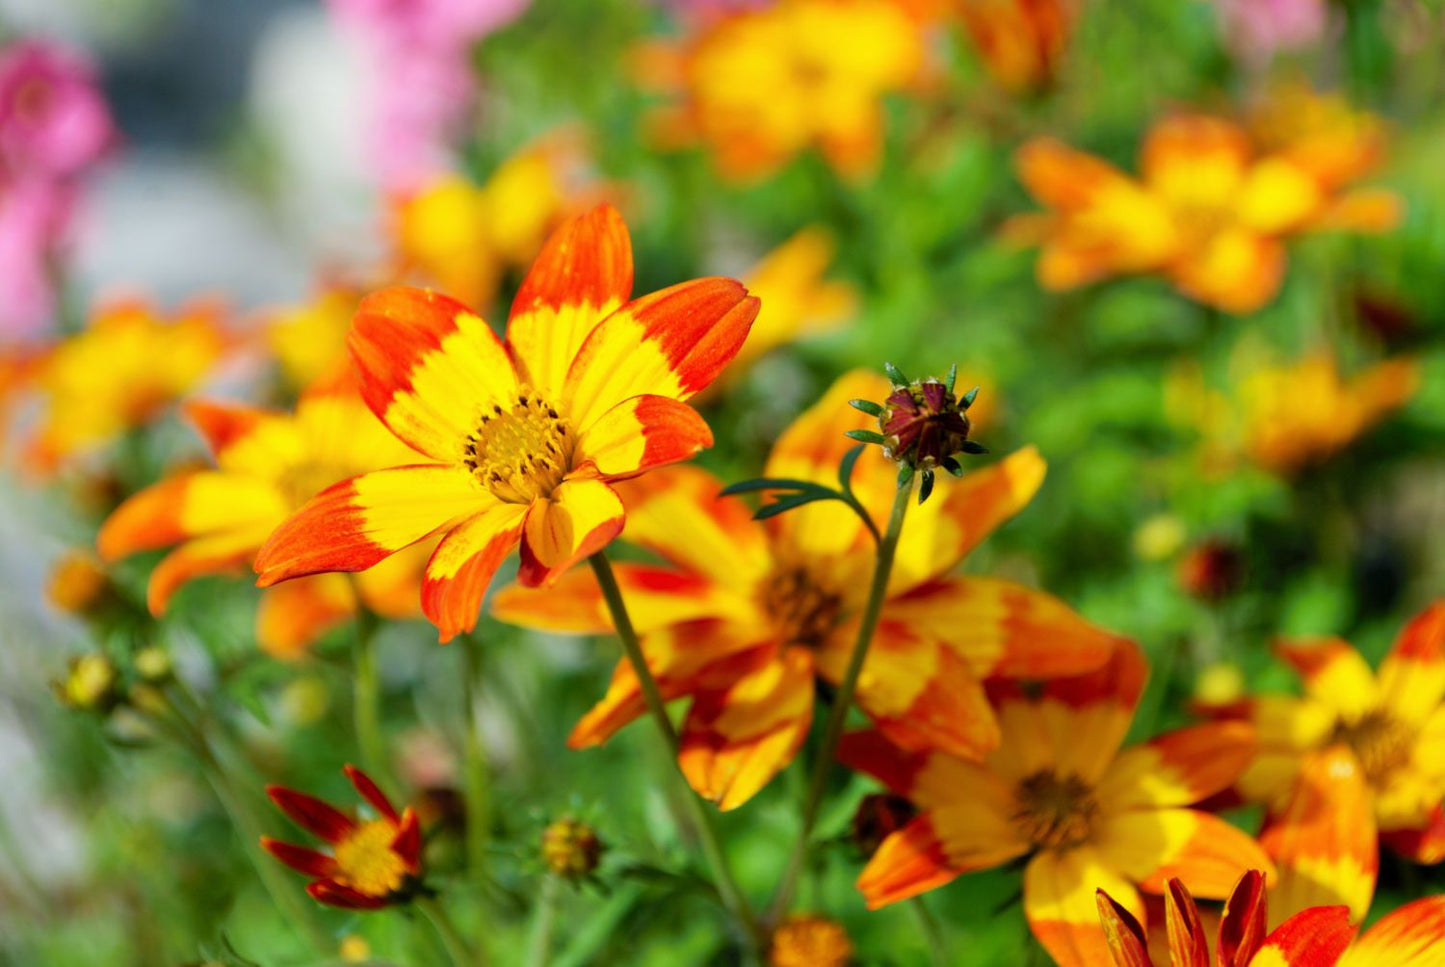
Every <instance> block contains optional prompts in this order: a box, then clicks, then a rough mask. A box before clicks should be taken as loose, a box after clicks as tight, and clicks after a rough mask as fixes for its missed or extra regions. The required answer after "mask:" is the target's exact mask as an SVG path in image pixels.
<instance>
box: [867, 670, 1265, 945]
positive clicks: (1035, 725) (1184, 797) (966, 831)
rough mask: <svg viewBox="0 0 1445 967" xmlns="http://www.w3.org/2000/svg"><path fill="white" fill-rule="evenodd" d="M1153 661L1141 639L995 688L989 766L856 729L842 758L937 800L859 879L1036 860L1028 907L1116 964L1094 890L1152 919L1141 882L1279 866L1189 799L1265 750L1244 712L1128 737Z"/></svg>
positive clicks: (1045, 928)
mask: <svg viewBox="0 0 1445 967" xmlns="http://www.w3.org/2000/svg"><path fill="white" fill-rule="evenodd" d="M1146 674H1147V670H1146V667H1145V663H1144V656H1143V654H1142V653H1141V652H1140V651H1139V649H1138V648H1137V646H1135V645H1134V644H1133V643H1131V642H1121V643H1120V644H1119V645H1118V646H1117V647H1116V648H1115V650H1114V653H1113V656H1112V658H1111V659H1110V661H1109V663H1108V664H1107V665H1105V666H1104V667H1103V668H1101V669H1099V670H1098V671H1095V672H1092V673H1090V674H1088V675H1085V676H1081V677H1078V678H1061V679H1055V680H1053V681H1051V682H1048V683H1046V684H1045V685H1044V686H1043V687H1042V688H1041V689H1040V690H1038V691H1037V693H1031V692H1030V691H1029V690H1026V689H1025V688H1023V687H1021V686H1018V685H1013V684H1011V683H1000V684H999V685H997V686H995V687H993V688H992V689H991V691H992V695H991V697H992V700H993V703H994V708H995V711H996V713H997V715H998V719H999V722H1000V724H1001V725H1002V727H1003V741H1002V743H1001V744H1000V745H999V746H998V748H997V749H995V750H994V751H993V752H991V753H990V754H989V755H988V756H987V757H986V758H985V760H984V762H983V764H978V763H973V762H966V761H964V760H962V759H959V758H957V757H955V756H952V755H949V754H947V753H943V752H933V751H929V752H907V751H904V750H902V749H899V748H897V747H896V746H895V745H893V744H892V743H890V742H888V741H887V740H886V739H885V738H884V737H883V736H882V735H880V734H879V733H877V732H864V733H857V734H854V735H850V736H845V737H844V739H843V745H842V748H841V751H840V758H841V759H842V760H843V762H844V763H846V764H847V765H849V766H852V767H853V768H856V769H859V770H861V771H863V772H866V773H869V774H871V775H873V776H876V777H877V778H879V779H881V780H882V781H883V782H884V783H885V784H886V785H888V786H889V787H890V788H892V789H893V790H894V791H896V792H898V793H900V794H902V795H905V796H907V797H908V798H909V799H911V800H912V801H913V802H914V803H916V804H917V805H918V806H919V807H920V808H921V809H922V813H921V814H920V815H919V817H918V818H917V819H915V820H913V821H912V822H911V823H909V824H908V825H907V826H906V827H904V828H903V829H902V830H901V831H899V832H897V833H894V834H893V835H892V836H890V837H888V838H887V839H886V840H884V841H883V845H882V846H881V847H879V849H878V852H877V853H876V854H874V856H873V859H872V860H871V861H870V862H869V863H868V865H867V866H866V867H865V868H864V870H863V873H862V875H861V876H860V877H859V879H858V887H859V889H860V890H862V892H863V896H864V898H865V899H866V900H867V902H868V905H869V907H873V908H876V907H880V906H883V905H885V904H888V903H894V902H896V901H898V900H903V899H906V898H908V897H911V896H914V895H916V894H918V893H922V892H924V891H925V890H930V889H933V888H934V887H937V886H941V885H943V884H944V883H947V882H948V881H950V880H952V879H953V878H954V877H956V876H958V875H959V874H961V873H967V872H970V871H972V870H981V869H987V868H989V867H994V866H1000V865H1002V864H1004V863H1009V862H1013V861H1015V860H1018V859H1020V858H1027V865H1026V866H1025V867H1024V883H1023V902H1024V912H1025V914H1026V915H1027V917H1028V921H1029V926H1030V928H1031V929H1032V930H1033V933H1034V936H1036V937H1037V938H1038V939H1039V941H1040V942H1041V943H1042V944H1043V945H1044V947H1045V948H1046V949H1047V950H1048V952H1049V953H1050V954H1051V955H1052V956H1053V957H1054V959H1055V960H1056V961H1058V962H1059V963H1060V964H1063V965H1065V967H1071V965H1080V967H1085V965H1095V964H1100V963H1106V962H1107V958H1108V952H1107V946H1106V944H1105V941H1104V936H1103V934H1102V933H1101V932H1100V931H1099V928H1098V913H1097V909H1096V902H1095V896H1094V891H1095V890H1098V889H1105V890H1107V891H1108V892H1109V894H1110V895H1111V896H1113V897H1116V898H1117V899H1118V900H1119V903H1120V905H1121V906H1123V907H1124V908H1125V909H1127V910H1128V911H1129V912H1130V913H1131V914H1133V916H1134V917H1135V918H1136V919H1138V920H1140V921H1141V922H1144V921H1145V914H1144V907H1143V902H1142V898H1141V896H1140V893H1139V890H1140V889H1142V890H1145V891H1148V892H1151V893H1159V892H1162V891H1163V890H1165V888H1166V883H1167V882H1168V880H1169V879H1170V878H1171V877H1176V876H1179V877H1183V878H1185V879H1187V880H1189V882H1190V883H1192V884H1193V885H1194V888H1195V889H1196V890H1198V891H1199V892H1200V893H1201V895H1203V896H1207V897H1215V898H1222V897H1224V896H1227V895H1228V893H1229V890H1230V889H1231V888H1232V887H1233V886H1234V884H1235V881H1236V880H1238V878H1239V876H1240V875H1241V874H1242V873H1243V872H1244V871H1245V870H1247V869H1265V870H1269V869H1271V864H1270V861H1269V858H1268V857H1267V856H1266V855H1265V854H1264V851H1263V850H1262V849H1260V847H1259V845H1258V844H1257V843H1255V841H1254V840H1252V839H1251V838H1250V837H1249V836H1247V835H1246V834H1245V833H1243V832H1241V831H1240V830H1238V829H1236V828H1235V827H1233V826H1231V825H1230V824H1229V823H1227V822H1225V821H1224V820H1222V819H1220V818H1218V817H1217V816H1213V815H1210V814H1209V813H1205V812H1201V811H1199V810H1197V809H1190V808H1188V807H1189V806H1190V805H1191V804H1193V803H1197V802H1200V801H1201V800H1203V799H1205V798H1207V797H1209V796H1211V795H1213V794H1214V793H1216V792H1219V791H1220V790H1222V789H1224V788H1226V787H1227V786H1229V785H1230V783H1232V782H1233V781H1234V780H1235V779H1236V778H1237V777H1238V775H1239V773H1240V772H1241V770H1243V769H1244V767H1245V766H1246V765H1247V764H1248V762H1249V760H1250V757H1251V756H1252V755H1253V753H1254V747H1255V743H1254V736H1253V730H1252V729H1250V728H1249V726H1247V725H1245V724H1244V723H1240V722H1220V723H1211V724H1206V725H1199V726H1194V727H1192V728H1186V729H1180V730H1178V731H1174V732H1169V733H1166V734H1164V735H1161V736H1159V737H1158V738H1155V739H1153V740H1151V741H1149V742H1146V743H1144V744H1143V745H1139V746H1134V747H1132V748H1129V749H1125V750H1124V751H1122V752H1121V751H1119V746H1120V743H1121V742H1122V741H1123V739H1124V735H1125V733H1126V732H1127V731H1128V729H1129V725H1130V722H1131V721H1132V720H1133V718H1134V711H1135V708H1136V707H1137V706H1138V703H1139V697H1140V694H1141V692H1142V691H1143V687H1144V680H1145V677H1146Z"/></svg>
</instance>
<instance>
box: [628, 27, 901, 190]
mask: <svg viewBox="0 0 1445 967" xmlns="http://www.w3.org/2000/svg"><path fill="white" fill-rule="evenodd" d="M923 53H924V50H923V37H922V29H921V25H920V24H919V22H918V21H917V20H915V19H914V18H913V17H910V16H909V14H908V12H907V11H906V10H905V9H904V8H903V7H902V6H900V5H899V4H896V3H893V2H889V0H778V2H777V3H774V4H772V5H770V6H767V7H763V8H761V9H757V10H740V11H738V12H736V13H735V14H733V15H731V16H721V17H717V18H713V19H711V20H708V21H706V22H704V23H701V24H699V25H698V29H697V30H696V31H695V33H694V34H693V35H692V36H690V37H689V38H687V39H686V40H685V41H684V42H683V43H682V44H681V45H680V46H677V47H672V46H668V45H663V44H660V43H659V44H657V45H654V46H653V47H652V48H651V49H650V50H648V51H646V52H645V67H646V72H647V75H648V76H646V77H644V78H643V80H644V83H647V84H649V85H650V86H655V87H662V88H664V89H670V90H671V91H672V92H673V93H675V94H676V95H677V97H678V101H677V102H676V103H675V104H674V105H673V106H672V107H671V108H670V109H669V110H668V111H667V112H665V113H663V114H661V115H659V116H658V117H657V118H656V119H655V120H656V124H655V127H656V129H657V134H658V135H659V136H660V137H661V138H662V140H664V142H666V143H671V144H685V143H690V142H697V141H700V142H702V143H703V144H705V145H706V146H707V147H708V149H709V150H710V151H711V152H712V153H713V155H714V157H715V159H716V161H717V165H718V167H719V169H720V170H721V172H722V174H723V175H724V176H726V177H727V178H729V179H733V180H738V181H748V180H754V179H759V178H764V177H766V176H768V175H770V174H773V173H774V172H776V171H777V170H778V169H779V168H781V167H783V166H784V165H785V164H787V163H788V161H790V160H791V159H792V158H793V157H795V156H796V155H798V154H800V153H801V152H803V151H804V150H806V149H808V148H814V147H815V148H817V149H818V150H820V151H821V152H822V153H823V155H824V157H825V158H827V160H828V161H829V163H831V164H832V165H833V167H834V168H836V169H837V170H839V171H840V172H843V173H844V174H848V175H863V174H866V173H868V172H869V171H871V170H872V169H873V167H874V165H875V164H876V162H877V160H878V156H879V154H880V151H881V148H882V143H883V122H884V118H883V109H882V103H881V102H882V98H883V96H884V95H885V94H888V93H891V92H895V91H900V90H902V89H904V88H905V87H907V86H908V85H910V84H911V83H913V82H914V80H915V79H916V78H917V76H918V74H919V71H920V68H921V65H922V63H923Z"/></svg>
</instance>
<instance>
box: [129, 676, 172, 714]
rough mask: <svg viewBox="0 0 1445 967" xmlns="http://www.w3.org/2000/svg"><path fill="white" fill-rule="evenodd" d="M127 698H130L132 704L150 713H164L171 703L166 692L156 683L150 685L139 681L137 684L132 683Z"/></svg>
mask: <svg viewBox="0 0 1445 967" xmlns="http://www.w3.org/2000/svg"><path fill="white" fill-rule="evenodd" d="M127 698H129V699H130V703H131V704H132V705H134V706H135V707H136V708H138V709H140V710H141V711H142V712H145V713H147V714H149V715H157V716H159V715H163V714H165V712H166V710H167V709H168V708H169V707H170V703H169V702H167V701H166V696H165V693H164V692H162V691H161V690H160V689H159V688H156V687H155V686H154V685H148V684H146V683H145V682H137V683H136V684H135V685H132V686H131V689H130V693H129V695H127Z"/></svg>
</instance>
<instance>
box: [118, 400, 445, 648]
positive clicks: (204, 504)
mask: <svg viewBox="0 0 1445 967" xmlns="http://www.w3.org/2000/svg"><path fill="white" fill-rule="evenodd" d="M186 412H187V414H188V415H189V416H190V418H191V421H192V422H193V423H194V424H195V425H196V427H197V429H198V430H199V431H200V433H201V435H202V436H203V437H204V438H205V441H206V444H207V446H208V447H209V448H210V450H211V453H212V455H213V456H214V457H215V461H216V468H215V469H214V470H193V471H190V472H187V473H181V474H178V475H176V476H172V477H170V478H168V479H165V480H162V481H161V482H159V483H157V484H153V485H152V486H150V487H147V488H146V489H145V490H142V491H141V492H139V493H137V494H135V495H134V496H132V497H130V498H129V499H128V500H126V501H125V502H124V503H123V504H121V505H120V506H119V507H117V508H116V510H115V512H114V513H112V514H111V515H110V517H109V518H108V519H107V520H106V521H105V523H104V524H103V525H102V526H101V528H100V534H99V535H98V537H97V538H96V546H97V548H98V549H99V551H100V554H101V556H102V557H103V558H105V559H106V560H108V561H113V560H116V559H118V558H122V557H126V556H129V555H131V554H135V553H137V552H140V551H146V550H154V549H156V548H162V547H170V546H172V545H175V546H176V547H175V550H173V551H171V552H170V554H168V555H166V557H164V558H163V559H162V560H161V562H160V563H159V564H158V565H157V566H156V568H155V570H154V571H152V572H151V577H150V584H149V587H148V588H147V594H146V603H147V605H148V606H149V608H150V611H151V613H152V614H154V615H161V614H164V613H165V611H166V607H167V605H168V604H169V602H170V599H171V595H172V594H174V593H175V591H176V590H177V589H178V588H179V587H181V586H182V585H183V584H185V583H186V582H187V581H190V580H191V579H192V578H195V577H198V576H201V575H205V574H222V573H234V572H236V571H238V570H240V569H243V568H244V567H245V566H246V565H248V564H250V563H251V561H252V560H253V559H254V558H255V556H256V552H257V551H258V550H260V548H261V545H262V544H264V543H265V542H266V538H267V537H268V536H270V534H271V532H272V531H273V530H275V529H276V527H277V526H278V525H279V524H281V523H282V522H283V521H284V520H285V519H286V517H287V515H288V514H291V513H292V512H294V511H295V510H296V509H297V508H299V507H300V506H301V505H302V504H303V503H305V502H306V499H307V498H308V497H310V496H312V495H313V494H315V493H316V492H318V491H320V490H321V489H323V488H324V487H326V486H328V485H329V484H332V483H335V482H336V481H337V480H340V479H342V478H345V477H347V476H350V475H352V474H355V473H358V472H360V471H362V470H366V469H371V468H375V467H378V466H386V465H387V464H388V463H391V462H395V461H400V460H404V459H406V457H407V455H408V454H409V453H410V451H409V450H407V448H406V447H404V446H402V445H401V444H400V443H398V442H397V441H396V438H395V437H393V436H392V435H391V434H390V433H388V432H387V431H386V428H385V427H384V426H382V425H381V423H380V422H378V421H377V419H376V417H374V416H373V415H372V414H371V412H370V411H369V410H367V409H366V406H365V405H364V404H363V403H362V401H361V398H360V396H358V395H357V392H356V386H355V381H354V380H352V379H349V378H342V379H338V378H332V379H329V380H326V381H324V382H322V383H320V384H318V385H316V386H314V387H313V388H312V389H311V390H310V391H308V392H307V393H306V394H305V395H304V396H302V398H301V400H300V401H299V402H298V403H297V405H296V412H295V413H294V414H289V413H277V412H272V411H269V410H261V409H256V408H255V407H251V406H246V405H244V404H239V403H203V402H198V401H193V402H191V403H189V404H187V406H186ZM420 569H421V562H420V561H418V560H414V559H413V560H404V559H403V560H398V561H397V562H396V563H395V564H394V565H393V564H391V563H390V562H389V563H388V564H387V565H383V566H380V567H377V568H376V569H374V570H372V571H369V572H367V573H366V574H363V575H360V576H358V578H357V579H356V580H355V582H354V583H353V582H350V581H347V580H346V579H345V578H343V577H341V576H340V575H326V576H320V577H317V578H314V579H311V580H308V581H305V582H300V583H298V584H296V585H295V586H293V587H289V588H280V589H273V590H271V591H268V592H267V593H266V594H265V595H264V596H263V597H262V601H261V606H260V609H259V610H258V611H257V614H256V639H257V642H258V643H259V644H260V646H261V647H262V648H263V649H264V650H265V651H267V652H268V653H270V654H272V655H274V656H276V657H279V658H289V657H295V656H297V655H298V654H300V653H301V652H302V650H303V649H304V648H305V647H306V646H307V645H309V644H310V643H311V642H312V641H314V640H315V639H316V638H317V637H319V636H320V635H321V634H323V633H324V632H325V631H326V630H328V629H329V628H332V627H334V626H335V625H336V624H337V623H338V622H340V621H343V620H345V619H347V618H349V617H351V616H352V615H353V614H354V613H355V612H356V608H357V606H358V602H357V596H358V593H359V594H360V597H361V599H362V603H364V604H365V606H366V607H367V608H369V609H371V610H372V611H375V612H377V613H380V614H385V615H387V616H390V617H409V616H411V615H412V614H414V613H415V612H416V604H415V602H416V597H415V595H416V588H417V585H418V582H419V572H420Z"/></svg>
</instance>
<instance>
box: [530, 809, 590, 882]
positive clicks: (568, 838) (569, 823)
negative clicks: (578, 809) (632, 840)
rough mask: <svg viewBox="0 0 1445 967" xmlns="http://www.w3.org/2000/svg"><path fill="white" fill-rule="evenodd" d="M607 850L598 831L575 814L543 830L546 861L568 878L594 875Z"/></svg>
mask: <svg viewBox="0 0 1445 967" xmlns="http://www.w3.org/2000/svg"><path fill="white" fill-rule="evenodd" d="M603 849H604V847H603V845H602V840H600V839H598V838H597V832H596V830H594V829H593V828H592V827H591V826H588V825H587V824H586V823H584V822H581V821H579V820H576V819H572V818H571V817H563V818H562V819H558V820H556V821H554V822H552V823H550V824H549V825H548V826H547V828H546V829H544V830H543V831H542V861H543V862H545V863H546V864H547V868H548V869H549V870H551V871H552V872H553V873H555V874H556V875H558V876H562V877H566V878H567V879H572V880H580V879H582V878H583V877H585V876H588V875H590V874H591V873H592V872H593V871H594V870H596V869H597V864H598V863H599V862H601V860H602V850H603Z"/></svg>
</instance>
